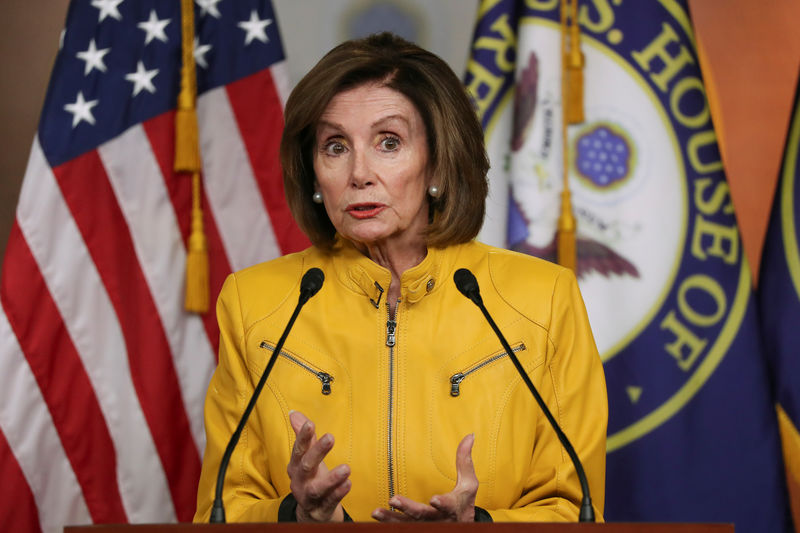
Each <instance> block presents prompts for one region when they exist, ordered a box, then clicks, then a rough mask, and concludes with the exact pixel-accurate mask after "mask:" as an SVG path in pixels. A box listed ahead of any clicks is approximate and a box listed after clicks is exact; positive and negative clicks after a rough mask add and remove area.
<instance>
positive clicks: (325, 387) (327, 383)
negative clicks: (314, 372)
mask: <svg viewBox="0 0 800 533" xmlns="http://www.w3.org/2000/svg"><path fill="white" fill-rule="evenodd" d="M318 377H319V380H320V381H321V382H322V394H324V395H326V396H327V395H328V394H330V393H331V383H332V382H333V376H331V375H330V374H328V373H327V372H320V373H319V376H318Z"/></svg>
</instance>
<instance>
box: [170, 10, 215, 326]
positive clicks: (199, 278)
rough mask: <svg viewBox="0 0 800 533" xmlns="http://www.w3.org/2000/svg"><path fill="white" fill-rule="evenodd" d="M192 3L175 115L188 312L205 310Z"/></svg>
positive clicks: (184, 28)
mask: <svg viewBox="0 0 800 533" xmlns="http://www.w3.org/2000/svg"><path fill="white" fill-rule="evenodd" d="M193 4H194V2H193V1H192V0H181V57H182V60H183V61H182V65H181V92H180V94H178V110H177V112H176V114H175V171H176V172H182V173H187V174H190V175H191V176H192V230H191V233H190V235H189V245H188V250H187V253H186V299H185V301H184V307H185V309H186V310H187V311H192V312H195V313H205V312H207V311H208V300H209V295H208V293H209V282H208V244H207V242H206V235H205V232H204V230H203V206H202V204H201V203H200V197H201V194H200V186H201V184H200V166H201V164H200V144H199V141H198V138H199V136H198V127H197V111H196V105H195V103H196V100H197V86H196V85H197V80H196V78H195V68H194V5H193Z"/></svg>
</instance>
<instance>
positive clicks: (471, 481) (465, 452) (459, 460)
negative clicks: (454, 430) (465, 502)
mask: <svg viewBox="0 0 800 533" xmlns="http://www.w3.org/2000/svg"><path fill="white" fill-rule="evenodd" d="M474 444H475V434H474V433H470V434H469V435H467V436H466V437H464V438H463V439H461V442H460V443H459V444H458V449H457V450H456V473H457V476H458V477H457V478H456V487H455V489H454V490H455V491H457V492H462V493H465V494H468V495H471V497H472V501H473V502H474V500H475V494H476V493H477V492H478V476H477V475H476V474H475V465H474V464H473V462H472V446H473V445H474Z"/></svg>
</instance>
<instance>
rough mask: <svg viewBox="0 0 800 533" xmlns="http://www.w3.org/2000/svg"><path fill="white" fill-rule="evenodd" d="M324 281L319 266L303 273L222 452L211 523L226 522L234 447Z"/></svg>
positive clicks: (323, 275)
mask: <svg viewBox="0 0 800 533" xmlns="http://www.w3.org/2000/svg"><path fill="white" fill-rule="evenodd" d="M324 281H325V274H323V273H322V270H320V269H318V268H310V269H308V271H307V272H306V273H305V274H303V279H302V280H301V281H300V298H298V300H297V306H296V307H295V308H294V313H292V317H291V318H290V319H289V323H288V324H286V329H284V330H283V335H281V338H280V339H279V340H278V344H277V345H275V349H274V350H273V351H272V357H270V358H269V362H268V363H267V368H265V369H264V373H263V374H261V379H259V380H258V385H256V388H255V389H254V390H253V396H252V397H251V398H250V403H248V404H247V408H246V409H245V410H244V413H242V418H241V420H239V425H238V426H236V431H234V432H233V435H231V440H229V441H228V447H227V448H225V453H224V454H222V460H221V461H220V464H219V472H217V489H216V491H215V492H214V504H213V505H212V506H211V518H210V520H209V523H211V524H224V523H225V507H224V506H223V504H222V488H223V486H224V484H225V471H226V470H227V469H228V463H229V462H230V460H231V455H232V454H233V449H234V448H235V447H236V443H237V442H239V437H240V436H241V435H242V430H243V429H244V425H245V424H246V423H247V419H248V417H249V416H250V412H251V411H252V410H253V407H255V405H256V400H258V396H259V394H261V389H263V388H264V384H265V383H266V382H267V376H269V373H270V372H271V371H272V367H273V365H275V361H277V360H278V355H279V354H280V353H281V350H282V349H283V344H284V343H285V342H286V337H288V336H289V331H290V330H291V329H292V326H293V325H294V321H295V320H296V319H297V315H299V314H300V309H302V307H303V306H304V305H305V303H306V302H307V301H308V300H309V299H310V298H311V297H312V296H314V295H315V294H317V292H318V291H319V290H320V289H321V288H322V283H323V282H324Z"/></svg>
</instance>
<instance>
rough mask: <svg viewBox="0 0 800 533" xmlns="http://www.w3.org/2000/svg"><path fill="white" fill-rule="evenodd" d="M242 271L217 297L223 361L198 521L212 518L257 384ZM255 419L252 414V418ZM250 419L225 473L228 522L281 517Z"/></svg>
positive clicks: (211, 394) (208, 407)
mask: <svg viewBox="0 0 800 533" xmlns="http://www.w3.org/2000/svg"><path fill="white" fill-rule="evenodd" d="M235 276H236V275H235V274H231V275H230V276H228V279H226V280H225V283H224V285H223V287H222V291H221V292H220V296H219V299H218V301H217V320H218V321H219V328H220V339H219V364H218V365H217V369H216V371H215V372H214V375H213V377H212V378H211V384H210V385H209V387H208V393H207V395H206V403H205V428H206V450H205V454H204V455H203V468H202V471H201V473H200V484H199V486H198V492H197V512H196V514H195V516H194V521H195V522H208V520H209V516H210V514H211V506H212V504H213V501H214V490H215V488H216V482H217V471H218V470H219V465H220V461H221V459H222V455H223V453H224V452H225V448H226V446H227V445H228V440H229V439H230V436H231V435H232V434H233V432H234V430H235V429H236V425H237V424H238V423H239V419H240V417H241V415H242V413H243V412H244V409H245V407H246V406H247V402H248V401H250V396H251V395H252V393H253V388H254V384H253V382H252V380H251V379H250V374H249V372H248V370H247V359H246V352H245V346H244V325H243V320H242V309H241V302H240V298H239V287H238V285H237V281H236V277H235ZM251 420H252V417H251ZM252 431H253V429H252V427H251V424H250V423H248V424H247V425H246V426H245V428H244V430H243V432H242V435H241V438H240V439H239V443H238V445H237V446H236V448H235V449H234V452H233V455H232V457H231V460H230V463H229V465H228V468H227V472H226V475H225V489H224V492H223V503H224V505H225V515H226V521H227V522H275V521H277V519H278V509H279V506H280V503H281V499H282V498H281V497H280V496H279V494H278V493H277V491H276V489H275V488H274V487H273V486H272V485H271V484H270V482H269V479H267V471H268V470H267V456H266V453H265V452H264V450H263V447H261V446H254V444H255V443H258V442H260V439H259V438H258V437H257V436H253V435H251V433H252Z"/></svg>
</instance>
